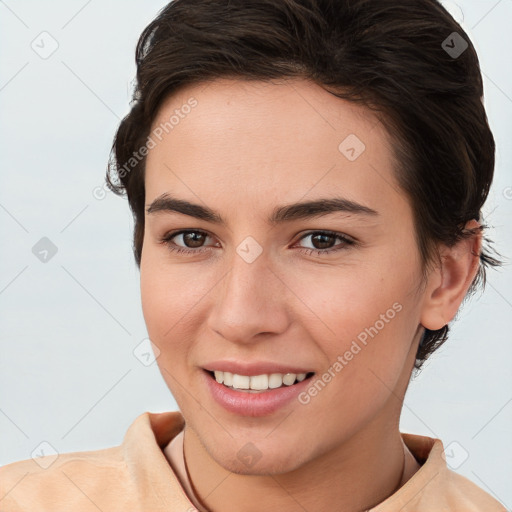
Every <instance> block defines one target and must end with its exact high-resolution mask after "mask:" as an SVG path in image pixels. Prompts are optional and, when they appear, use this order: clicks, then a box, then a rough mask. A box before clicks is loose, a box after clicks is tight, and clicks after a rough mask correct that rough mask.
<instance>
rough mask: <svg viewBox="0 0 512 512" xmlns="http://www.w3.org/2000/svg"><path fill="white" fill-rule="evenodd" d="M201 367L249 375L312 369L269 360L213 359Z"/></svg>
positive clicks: (307, 371)
mask: <svg viewBox="0 0 512 512" xmlns="http://www.w3.org/2000/svg"><path fill="white" fill-rule="evenodd" d="M203 368H204V369H205V370H208V371H210V372H213V371H215V370H217V371H221V372H229V373H236V374H237V375H247V376H249V377H251V376H254V375H264V374H271V373H283V374H286V373H295V374H299V373H310V372H311V371H312V370H311V368H304V367H303V366H291V365H285V364H282V363H275V362H271V361H253V362H241V361H213V362H211V363H208V364H205V365H204V366H203Z"/></svg>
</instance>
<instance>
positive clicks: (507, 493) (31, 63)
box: [0, 0, 512, 508]
mask: <svg viewBox="0 0 512 512" xmlns="http://www.w3.org/2000/svg"><path fill="white" fill-rule="evenodd" d="M165 3H166V2H164V1H156V0H145V1H140V0H139V1H135V0H128V1H126V0H125V1H123V2H120V1H118V2H114V1H112V0H106V1H102V2H99V1H94V0H92V1H91V0H89V1H88V2H87V1H83V0H75V1H67V2H64V1H52V2H37V1H34V0H27V1H25V2H15V1H14V0H10V1H5V2H4V1H0V45H1V48H2V53H1V56H0V70H1V71H0V112H1V128H0V129H1V141H2V151H1V152H0V162H1V164H0V172H1V180H2V181H1V188H0V230H1V231H0V233H1V248H2V249H1V251H0V258H1V259H0V269H1V272H0V311H1V315H2V316H1V322H0V344H1V345H0V350H1V360H0V431H1V435H0V464H1V465H3V464H7V463H10V462H13V461H17V460H21V459H27V458H30V456H31V453H32V452H33V450H34V448H36V446H38V445H39V443H40V442H41V441H48V442H49V443H50V444H51V445H53V446H54V447H55V448H56V449H57V450H58V451H59V452H70V451H82V450H93V449H99V448H105V447H110V446H113V445H117V444H119V443H121V441H122V438H123V436H124V434H125V432H126V430H127V428H128V426H129V425H130V424H131V423H132V422H133V420H134V419H135V417H136V416H138V415H139V414H141V413H143V412H144V411H152V412H159V411H165V410H173V409H176V404H175V402H174V400H173V398H172V396H171V394H170V392H169V391H168V389H167V387H166V385H165V383H164V381H163V379H162V377H161V376H160V373H159V371H158V368H157V366H156V363H154V364H152V365H150V366H145V365H144V364H142V363H141V362H140V361H139V360H138V359H137V358H136V357H135V356H134V354H133V351H134V349H136V347H137V346H138V345H139V344H140V343H141V341H142V340H144V339H145V338H146V335H147V334H146V330H145V325H144V321H143V317H142V312H141V307H140V298H139V282H138V278H139V274H138V270H137V269H136V266H135V263H134V260H133V257H132V253H131V244H132V225H133V224H132V219H131V214H130V212H129V209H128V204H127V202H126V200H124V199H121V198H119V197H117V196H114V195H113V194H112V193H110V192H108V193H107V194H106V197H105V198H104V199H102V200H98V199H96V198H95V197H94V196H93V193H92V191H93V189H94V188H95V187H98V186H102V185H103V180H104V172H105V166H106V162H107V159H108V155H109V151H110V146H111V144H112V138H113V135H114V132H115V130H116V127H117V125H118V123H119V120H120V119H121V118H122V117H123V116H124V115H125V114H126V113H127V112H128V108H129V100H130V93H131V81H132V80H133V78H134V76H135V64H134V48H135V44H136V41H137V39H138V36H139V34H140V33H141V31H142V29H143V28H144V27H145V26H146V25H147V23H149V22H150V21H151V20H152V19H153V18H154V16H155V15H156V13H157V11H158V10H159V9H160V8H161V7H163V6H164V5H165ZM444 3H445V5H446V6H447V7H448V8H449V9H450V11H451V12H452V14H453V15H454V16H455V18H456V19H457V20H458V21H459V22H462V25H463V27H464V29H465V30H466V31H467V32H468V33H469V35H470V37H471V38H472V40H473V42H474V44H475V46H476V48H477V51H478V52H479V57H480V61H481V67H482V72H483V75H484V82H485V93H486V99H485V103H486V107H487V111H488V117H489V121H490V124H491V128H492V129H493V132H494V135H495V138H496V142H497V147H498V149H497V155H496V157H497V167H496V177H495V181H494V185H493V188H492V190H491V193H490V196H489V200H488V203H487V207H486V209H485V212H484V213H485V215H484V217H485V221H486V222H487V223H489V224H491V225H492V226H493V228H492V229H491V230H490V231H489V236H490V237H491V238H493V239H494V240H496V241H497V244H496V248H497V249H498V250H499V251H500V252H501V253H502V254H504V255H508V256H509V257H510V255H512V237H511V236H510V234H511V227H510V226H511V220H512V219H511V217H512V172H511V166H512V147H511V140H512V137H511V136H512V69H511V67H512V59H511V53H512V31H511V30H510V26H511V23H512V1H511V0H500V1H497V0H464V1H462V0H460V1H459V2H457V3H455V2H453V1H449V2H448V1H447V2H444ZM43 31H46V32H48V33H49V34H50V35H51V38H53V39H54V40H55V41H56V42H57V43H58V48H57V49H56V51H55V52H54V53H53V54H52V55H51V56H49V57H48V58H46V59H43V58H41V57H40V56H39V55H38V54H37V53H36V52H35V51H34V50H33V49H32V47H31V44H32V41H34V40H35V43H34V45H35V44H40V45H41V43H38V41H40V40H41V39H40V38H41V37H45V38H46V39H45V41H46V42H45V49H46V51H48V50H49V49H51V44H55V43H52V39H51V38H50V36H46V35H45V36H39V35H40V33H41V32H43ZM38 37H39V39H38ZM41 51H43V49H41ZM42 237H48V238H49V239H50V240H51V241H52V242H53V243H54V244H55V245H56V246H57V249H58V252H57V253H56V255H55V256H54V257H53V258H51V259H50V261H48V262H47V263H42V262H40V261H39V260H38V259H37V258H36V257H35V256H34V254H33V253H32V247H33V246H34V244H36V242H38V240H40V239H41V238H42ZM511 316H512V271H511V269H510V266H508V267H505V268H504V269H503V270H501V271H498V272H495V271H490V272H489V274H488V285H487V288H486V291H485V293H484V294H483V295H482V296H479V295H477V296H475V297H474V298H472V299H471V301H470V302H468V303H467V304H466V305H465V306H464V308H463V310H461V312H460V314H459V320H458V321H456V322H455V323H454V324H453V328H452V333H451V337H450V339H449V341H448V342H447V343H446V344H445V346H444V347H443V348H441V350H439V351H438V353H437V354H436V355H434V357H433V358H432V359H431V361H430V362H429V363H428V364H427V365H426V367H425V369H424V370H423V372H422V373H421V374H420V376H419V377H417V378H416V379H415V381H413V382H412V383H411V385H410V388H409V390H408V393H407V396H406V399H405V404H404V410H403V417H402V422H401V430H402V431H407V432H413V433H417V434H423V435H429V436H432V437H439V438H441V439H442V440H443V442H444V444H445V447H447V446H448V445H449V444H450V443H451V442H456V443H457V444H453V445H452V448H453V449H454V451H453V454H454V457H455V458H456V459H457V458H458V459H459V460H461V459H463V458H464V453H465V452H467V453H468V454H469V456H468V458H467V459H466V460H464V461H463V463H462V464H461V465H460V467H458V469H457V471H458V472H459V473H460V474H463V475H465V476H467V477H468V478H470V479H471V480H473V481H474V482H475V483H477V484H478V485H479V486H480V487H482V488H484V489H485V490H487V492H489V493H491V494H493V495H494V496H495V497H497V498H498V499H499V500H501V502H502V503H504V504H505V505H506V506H507V508H510V507H512V486H511V485H510V482H511V481H512V457H511V453H512V436H511V430H512V429H511V425H512V375H511V364H510V361H511V356H512V343H511V334H510V323H509V319H510V318H511ZM462 450H465V452H463V451H462Z"/></svg>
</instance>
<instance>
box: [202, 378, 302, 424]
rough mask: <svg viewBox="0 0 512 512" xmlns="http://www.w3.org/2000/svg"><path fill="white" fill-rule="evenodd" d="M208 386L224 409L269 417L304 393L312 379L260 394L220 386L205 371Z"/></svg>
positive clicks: (247, 414) (236, 412) (245, 414)
mask: <svg viewBox="0 0 512 512" xmlns="http://www.w3.org/2000/svg"><path fill="white" fill-rule="evenodd" d="M203 374H204V378H205V379H206V384H207V386H208V388H209V390H210V393H211V394H212V397H213V399H214V400H215V401H216V402H217V403H218V404H219V405H221V406H222V407H224V409H226V410H227V411H229V412H232V413H235V414H239V415H241V416H253V417H254V416H268V415H270V414H272V413H274V412H275V411H277V410H278V409H280V408H281V407H284V406H285V405H286V404H288V403H290V402H291V401H292V400H293V399H294V398H296V397H297V395H298V394H299V393H300V392H301V391H304V389H305V388H307V387H308V386H309V384H310V380H311V378H308V379H304V380H303V381H302V382H297V383H296V384H293V385H292V386H283V387H280V388H276V389H269V390H268V391H262V392H260V393H246V392H244V391H235V390H233V389H231V388H228V387H226V386H224V385H223V384H219V383H218V382H217V381H216V380H215V379H214V378H213V377H212V376H211V375H210V374H209V373H208V372H206V371H203Z"/></svg>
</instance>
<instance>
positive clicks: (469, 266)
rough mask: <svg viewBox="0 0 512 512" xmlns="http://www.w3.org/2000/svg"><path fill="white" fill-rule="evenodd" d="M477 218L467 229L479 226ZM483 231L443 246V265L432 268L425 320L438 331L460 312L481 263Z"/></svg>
mask: <svg viewBox="0 0 512 512" xmlns="http://www.w3.org/2000/svg"><path fill="white" fill-rule="evenodd" d="M479 226H480V223H479V222H478V221H477V220H475V219H473V220H471V221H469V222H468V223H466V226H465V227H466V229H472V228H475V227H479ZM481 249H482V231H478V232H476V233H475V235H473V236H472V237H470V238H467V239H463V240H459V241H458V242H457V243H456V244H455V245H454V246H452V247H447V246H445V245H443V246H441V248H440V259H441V263H440V266H439V265H438V266H437V267H436V268H435V269H434V270H432V272H431V274H430V276H429V278H428V283H427V286H426V288H425V295H424V301H423V308H422V312H421V324H422V325H423V326H424V327H426V328H427V329H430V330H432V331H435V330H437V329H441V328H442V327H444V326H445V325H447V324H448V322H450V321H451V320H452V319H453V318H454V317H455V315H456V313H457V311H458V309H459V307H460V305H461V303H462V301H463V299H464V297H465V295H466V293H467V291H468V289H469V287H470V285H471V283H472V282H473V279H474V278H475V275H476V273H477V271H478V267H479V265H480V251H481Z"/></svg>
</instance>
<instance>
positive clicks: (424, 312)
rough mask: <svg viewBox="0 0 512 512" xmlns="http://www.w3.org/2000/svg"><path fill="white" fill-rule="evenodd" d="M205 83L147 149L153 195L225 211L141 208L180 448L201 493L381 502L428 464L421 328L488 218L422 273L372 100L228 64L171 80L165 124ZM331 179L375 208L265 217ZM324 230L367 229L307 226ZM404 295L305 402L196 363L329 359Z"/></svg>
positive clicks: (291, 501)
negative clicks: (251, 391) (207, 373)
mask: <svg viewBox="0 0 512 512" xmlns="http://www.w3.org/2000/svg"><path fill="white" fill-rule="evenodd" d="M192 96H193V97H194V98H196V99H197V101H198V104H197V106H196V107H195V108H194V109H192V111H191V112H190V113H189V114H187V115H186V116H184V118H183V119H180V122H179V124H177V125H176V126H174V128H173V129H172V130H171V131H169V133H168V134H166V135H165V136H164V137H163V138H162V140H161V141H159V142H158V144H157V145H156V146H155V147H154V148H152V149H151V150H150V152H149V154H148V157H147V162H146V176H145V184H146V207H149V205H150V204H151V203H152V202H153V201H154V200H155V199H156V198H157V197H159V196H160V195H161V194H163V193H166V192H167V193H172V195H173V196H175V197H177V198H180V199H185V200H188V201H191V202H194V203H197V204H201V205H203V206H208V207H209V208H211V209H213V210H215V211H217V212H218V213H219V214H220V215H221V216H222V217H223V218H224V219H226V221H227V224H226V225H217V224H215V223H212V222H208V221H204V220H198V219H195V218H192V217H189V216H187V215H183V214H178V213H172V212H158V213H146V217H145V222H146V228H145V236H144V241H143V250H142V260H141V267H140V270H141V295H142V306H143V313H144V318H145V321H146V325H147V328H148V333H149V336H150V338H151V340H152V342H153V343H154V344H155V345H156V346H157V347H158V349H159V350H160V355H159V357H158V359H157V361H158V365H159V367H160V371H161V372H162V376H163V378H164V379H165V382H166V383H167V385H168V386H169V389H170V390H171V392H172V394H173V396H174V397H175V399H176V402H177V404H178V406H179V408H180V410H181V412H182V414H183V415H184V417H185V420H186V426H185V430H184V451H185V457H186V461H187V466H188V471H189V475H190V479H191V481H192V484H193V487H194V489H195V491H196V493H197V496H198V497H199V499H200V501H201V506H202V508H204V509H209V510H215V511H221V510H237V511H239V512H248V511H256V510H258V511H261V510H271V509H276V510H283V511H299V510H300V511H303V510H315V511H327V510H333V509H336V510H343V511H358V510H363V509H366V508H370V507H372V506H375V505H377V504H378V503H380V502H381V501H383V500H384V499H385V498H386V497H388V496H390V495H391V494H392V493H393V492H395V491H396V490H397V488H398V487H399V486H400V485H402V484H403V483H404V480H405V481H406V480H407V479H408V478H409V477H410V476H412V474H413V473H414V471H416V470H417V469H418V466H417V465H416V464H413V465H410V466H408V467H407V470H406V474H405V475H404V478H402V473H403V470H404V450H403V444H402V440H401V437H400V433H399V428H398V426H399V418H400V411H401V408H402V401H403V397H404V394H405V391H406V389H407V385H408V383H409V379H410V376H411V372H412V369H413V364H414V357H415V354H416V351H417V347H418V343H419V340H420V338H421V335H422V333H423V328H424V327H426V328H429V329H439V328H441V327H442V326H444V325H445V324H447V323H448V322H449V321H450V320H451V319H452V318H453V317H454V316H455V314H456V312H457V310H458V308H459V306H460V304H461V302H462V300H463V298H464V295H465V293H466V291H467V289H468V287H469V285H470V283H471V281H472V280H473V278H474V276H475V273H476V271H477V268H478V258H477V257H476V256H475V255H474V254H478V253H479V251H480V244H481V238H480V235H476V236H474V237H473V238H472V239H470V240H466V241H462V242H460V243H459V244H457V245H455V246H454V247H452V248H451V249H449V248H447V247H444V246H441V247H440V250H441V254H442V256H443V257H442V260H441V261H442V265H441V266H439V267H437V268H435V269H433V270H432V271H431V273H430V274H429V277H428V281H427V282H425V283H422V282H421V262H420V258H419V252H418V248H417V245H416V242H415V238H414V225H413V217H412V210H411V207H410V204H409V202H408V198H407V197H406V195H405V194H404V192H403V191H402V190H401V189H400V188H399V187H398V184H397V182H396V180H395V178H394V172H393V169H394V165H395V164H394V161H393V153H392V149H391V142H390V138H389V136H388V134H387V132H386V130H385V127H384V126H383V125H382V124H381V123H380V122H378V121H377V119H376V118H375V117H373V114H372V113H371V112H370V111H368V110H366V109H365V108H364V107H361V106H357V105H354V104H351V103H349V102H347V101H345V100H341V99H339V98H336V97H335V96H333V95H331V94H330V93H328V92H326V91H325V90H324V89H322V88H321V87H319V86H318V85H316V84H314V83H311V82H309V81H305V80H281V81H272V82H271V83H270V82H268V83H267V82H265V83H264V82H260V81H235V80H228V79H222V80H215V81H213V82H211V83H209V84H208V85H207V86H206V87H205V84H195V85H193V86H187V87H185V88H183V89H181V90H180V91H179V92H178V93H175V94H174V95H172V96H171V97H169V98H167V100H166V101H165V102H164V103H163V104H162V106H161V108H160V110H159V112H158V115H157V117H156V119H155V122H154V127H157V126H158V125H159V124H160V123H161V122H165V121H166V120H168V119H169V117H170V116H171V115H172V114H173V113H174V111H175V109H177V108H178V109H179V108H180V107H181V106H182V105H183V104H184V103H186V102H187V100H188V99H189V98H190V97H192ZM349 134H356V135H357V137H358V138H359V139H360V140H361V141H363V142H364V144H365V146H366V149H365V150H364V152H362V153H361V154H360V156H359V157H358V158H357V159H356V160H354V161H349V160H348V159H347V158H346V157H345V156H344V155H343V154H342V153H341V152H340V150H339V149H338V146H339V144H340V142H342V141H343V140H344V139H345V138H346V137H347V136H348V135H349ZM334 196H343V197H346V198H349V199H351V200H353V201H356V202H358V203H361V204H363V205H365V206H368V207H370V208H372V209H374V210H376V211H377V212H378V215H376V216H364V215H357V214H350V213H346V212H337V213H331V214H329V215H324V216H320V217H316V218H311V219H306V220H293V221H288V222H286V223H283V224H279V225H276V226H272V225H269V224H268V223H267V220H266V219H267V217H268V216H269V215H270V213H271V212H272V210H273V209H274V208H275V207H276V206H279V205H283V204H289V203H294V202H299V201H306V200H313V199H319V198H330V197H334ZM475 225H478V223H477V222H476V221H471V223H469V224H468V225H467V227H473V226H475ZM180 229H190V230H199V231H202V232H206V233H207V234H208V236H207V237H205V238H203V239H202V240H203V242H202V243H201V242H200V243H197V242H195V243H193V242H192V243H191V241H190V239H188V240H187V239H186V238H184V237H183V236H181V235H178V236H176V237H174V238H173V239H172V242H174V244H175V246H180V247H185V248H187V247H188V248H189V249H190V250H196V251H197V250H200V248H201V247H202V248H206V250H205V251H204V252H198V253H197V254H191V255H188V254H178V253H176V252H172V251H170V249H169V247H168V246H166V244H163V243H161V241H160V240H161V239H162V238H163V237H164V236H165V235H166V234H167V233H169V232H171V231H176V230H180ZM322 230H331V231H335V232H336V233H340V234H344V235H347V236H349V237H351V238H352V239H355V240H356V242H357V243H356V244H355V245H344V244H343V241H342V240H340V239H337V238H335V237H328V238H327V239H325V240H322V238H321V237H320V238H318V237H316V238H315V236H305V234H306V233H309V234H311V231H322ZM316 234H317V235H318V233H316ZM313 235H315V233H313ZM247 236H251V237H253V238H254V239H255V240H256V241H257V242H258V244H259V245H260V247H261V248H262V253H261V255H260V256H259V257H258V258H257V259H256V260H255V261H254V262H252V263H247V262H246V261H245V260H244V259H243V258H241V257H240V256H239V255H238V254H237V252H236V249H237V247H238V245H239V244H240V243H241V242H242V241H243V240H244V239H245V238H246V237H247ZM172 242H169V243H170V244H171V245H172ZM322 242H324V245H322ZM308 248H316V249H318V250H321V251H322V250H323V251H324V252H325V251H326V250H328V249H329V248H341V249H340V250H339V251H337V252H332V253H327V254H321V255H319V254H317V253H316V252H313V253H312V254H307V252H306V251H307V249H308ZM395 303H398V304H400V305H401V307H402V308H401V310H400V312H398V313H396V315H395V316H394V318H393V319H392V320H390V321H389V322H387V323H386V324H385V326H384V328H382V329H380V330H379V332H378V334H377V335H376V336H375V337H374V338H369V341H368V343H367V345H366V346H364V347H363V348H362V349H361V351H360V352H358V353H357V355H355V356H354V357H353V359H352V360H351V361H349V362H348V364H346V366H344V367H343V369H342V370H341V371H339V372H338V373H336V377H335V378H333V379H332V380H331V382H329V383H328V384H327V385H326V386H325V387H324V388H323V389H322V390H321V392H319V393H318V394H317V395H316V396H315V397H313V398H311V400H310V402H309V403H308V404H307V405H303V404H301V403H299V401H297V400H293V401H292V403H291V404H288V405H287V406H285V407H283V408H281V409H279V410H278V411H277V412H275V413H273V414H271V415H268V416H265V417H257V418H251V417H246V416H240V415H236V414H233V413H230V412H228V411H226V410H224V409H223V408H222V407H221V406H220V405H218V404H217V403H216V402H214V401H213V400H212V398H211V396H210V394H209V391H208V389H207V388H206V387H205V386H204V383H203V375H202V370H201V367H202V366H203V365H204V364H206V363H207V362H210V361H213V360H219V359H232V360H240V361H256V360H257V361H260V360H265V361H269V360H270V361H278V362H282V363H285V364H292V365H298V366H302V367H307V368H311V371H314V372H316V376H321V375H322V374H323V373H324V372H326V371H327V369H328V368H329V367H332V365H333V363H334V362H335V361H336V360H337V357H338V356H339V355H343V354H344V353H345V352H346V351H347V350H348V349H349V348H350V346H351V343H352V341H353V340H355V339H357V336H358V334H360V333H361V332H362V331H364V329H365V328H369V327H370V326H374V325H375V323H376V321H377V320H379V318H381V317H380V315H381V314H385V313H386V311H387V310H389V309H390V308H392V305H393V304H395ZM249 442H251V443H253V444H254V445H255V446H256V447H257V449H258V450H259V452H260V453H261V458H260V460H259V461H258V462H257V463H256V464H255V465H254V466H252V467H247V466H246V465H244V464H243V463H242V462H241V461H240V460H239V458H238V457H237V453H238V451H239V450H240V449H241V448H242V447H244V446H245V445H246V444H247V443H249ZM313 489H314V491H313Z"/></svg>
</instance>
